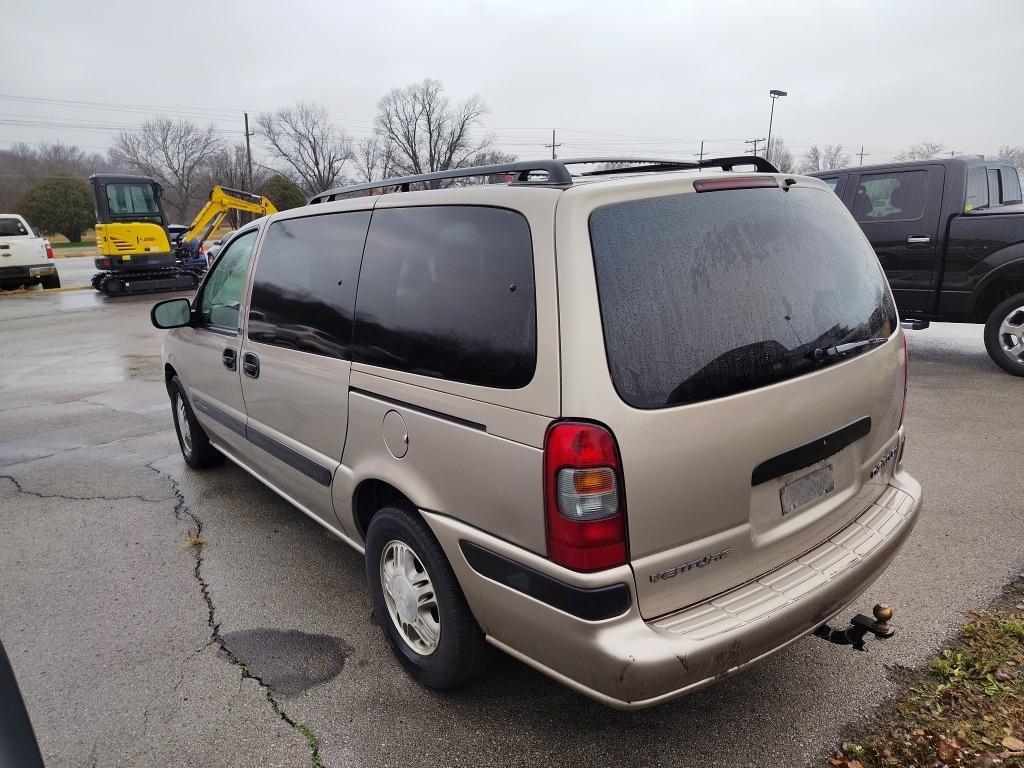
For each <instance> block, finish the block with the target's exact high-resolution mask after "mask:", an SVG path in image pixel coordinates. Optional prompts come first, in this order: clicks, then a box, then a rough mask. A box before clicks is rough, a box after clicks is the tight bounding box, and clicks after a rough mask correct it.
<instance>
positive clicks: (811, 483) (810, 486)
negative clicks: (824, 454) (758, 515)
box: [779, 464, 836, 515]
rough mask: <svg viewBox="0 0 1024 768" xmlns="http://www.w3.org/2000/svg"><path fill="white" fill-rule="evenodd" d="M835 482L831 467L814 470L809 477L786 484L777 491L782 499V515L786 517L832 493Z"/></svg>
mask: <svg viewBox="0 0 1024 768" xmlns="http://www.w3.org/2000/svg"><path fill="white" fill-rule="evenodd" d="M835 487H836V484H835V480H834V479H833V477H832V465H831V464H830V465H829V466H827V467H822V468H821V469H816V470H814V471H813V472H811V473H810V474H809V475H804V476H803V477H801V478H798V479H796V480H794V481H793V482H791V483H787V484H786V485H785V486H783V488H782V490H781V491H779V496H780V497H781V499H782V514H784V515H788V514H789V513H790V512H792V511H793V510H795V509H799V508H800V507H802V506H804V505H805V504H810V503H811V502H812V501H814V500H815V499H820V498H821V497H822V496H824V495H826V494H828V493H832V491H833V490H834V489H835Z"/></svg>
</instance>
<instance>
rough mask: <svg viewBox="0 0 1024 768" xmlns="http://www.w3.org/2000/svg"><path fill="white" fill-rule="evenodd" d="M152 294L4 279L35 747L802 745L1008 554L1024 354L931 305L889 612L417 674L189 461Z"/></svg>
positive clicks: (155, 758) (17, 629)
mask: <svg viewBox="0 0 1024 768" xmlns="http://www.w3.org/2000/svg"><path fill="white" fill-rule="evenodd" d="M161 298H163V297H161ZM154 301H155V299H154V298H153V297H139V298H132V299H121V300H103V299H102V298H100V297H99V296H98V295H96V294H95V293H93V292H92V291H72V292H62V293H57V292H42V291H40V290H33V291H30V292H28V293H23V294H20V295H12V296H3V297H0V360H2V364H0V541H2V542H3V543H2V545H0V594H2V597H3V599H2V600H0V639H2V640H3V643H4V645H5V646H6V648H7V651H8V654H9V655H10V657H11V662H12V664H13V666H14V669H15V672H16V673H17V675H18V677H19V680H20V683H21V687H22V691H23V693H24V695H25V698H26V701H27V705H28V708H29V711H30V713H31V715H32V718H33V720H34V723H35V727H36V732H37V736H38V738H39V741H40V744H41V747H42V750H43V753H44V756H45V758H46V761H47V765H48V766H82V765H94V766H150V765H152V766H179V765H180V766H208V765H217V766H254V765H260V766H263V765H266V766H308V765H311V764H314V762H313V757H312V746H313V745H314V744H315V745H316V747H317V750H318V755H319V760H320V761H321V762H322V764H323V765H325V766H333V767H338V766H407V765H412V764H417V765H438V766H449V765H451V766H455V765H466V766H470V765H472V766H492V765H493V766H510V765H523V766H527V765H611V764H620V765H630V766H647V765H651V766H665V765H702V766H755V765H757V766H763V765H785V766H800V765H805V764H808V763H811V762H814V761H816V760H817V759H818V758H819V757H820V756H821V755H822V754H823V753H824V752H826V751H828V750H829V749H831V748H832V746H833V745H834V744H835V742H836V741H837V740H838V739H839V738H840V737H841V734H842V731H843V729H844V728H845V727H846V725H847V724H849V723H851V722H853V721H856V720H857V718H859V717H861V716H862V715H864V714H865V713H867V712H869V711H870V710H871V708H872V707H873V706H874V705H875V704H876V702H878V701H879V700H880V699H881V698H883V697H885V696H886V695H887V694H888V693H890V692H891V691H892V690H893V683H892V682H891V681H892V678H893V668H894V667H895V666H899V665H917V664H920V663H922V662H923V661H924V660H926V659H927V657H928V656H929V655H930V654H931V653H932V652H933V651H934V650H935V649H936V647H937V646H938V645H939V644H940V643H941V642H942V640H943V639H944V638H945V637H946V636H947V635H948V633H949V632H950V631H951V630H952V629H953V628H954V627H955V626H957V625H958V624H959V623H962V619H963V612H964V611H967V610H969V609H972V608H979V607H982V606H984V605H985V604H986V603H987V602H988V601H989V600H990V599H991V598H992V597H994V596H995V595H996V594H997V593H998V591H999V590H1000V588H1001V587H1002V585H1003V584H1005V583H1006V582H1007V581H1008V579H1009V577H1010V575H1011V574H1012V573H1015V572H1018V571H1020V570H1021V569H1022V567H1024V552H1022V548H1021V545H1020V542H1021V540H1022V536H1024V516H1022V515H1021V514H1020V512H1021V499H1022V498H1024V472H1022V471H1021V456H1022V455H1024V430H1022V429H1021V422H1022V415H1021V402H1022V393H1024V381H1022V380H1020V379H1015V378H1012V377H1010V376H1008V375H1006V374H1004V373H1002V372H1001V371H1000V370H999V369H997V368H996V367H995V366H994V365H993V364H992V363H991V362H990V361H989V359H988V357H987V356H986V355H985V351H984V347H983V345H982V343H981V329H980V328H979V327H974V326H963V327H960V326H949V325H947V326H935V327H933V328H932V329H930V330H928V331H924V332H917V333H912V334H911V335H910V344H911V359H912V367H911V378H910V401H909V406H908V407H909V411H908V429H909V434H910V437H909V443H908V448H907V451H908V453H907V458H906V462H907V464H908V465H909V467H910V469H911V471H912V473H913V474H914V475H915V476H916V477H917V478H918V479H919V480H921V482H922V483H923V485H924V489H925V508H924V511H923V512H922V516H921V520H920V522H919V524H918V526H917V528H916V530H915V531H914V533H913V535H912V538H911V540H910V541H909V543H908V544H907V546H906V548H905V549H904V551H903V553H902V554H901V555H900V557H899V558H898V559H897V561H896V562H895V564H894V565H893V566H892V567H891V568H890V570H889V571H888V572H887V573H886V574H885V575H884V576H883V577H882V579H881V580H879V581H878V582H877V583H876V584H875V585H874V586H873V587H872V588H871V589H870V590H869V592H868V594H866V595H865V596H864V598H863V599H862V603H863V604H858V605H857V606H856V607H857V608H859V609H860V610H867V609H870V606H871V604H872V603H873V602H876V601H886V602H889V603H891V604H892V605H893V607H894V608H895V610H896V619H895V626H897V627H898V633H897V635H896V637H895V638H893V639H892V640H890V641H889V642H888V643H886V644H880V643H873V644H871V645H870V652H869V653H855V652H853V651H851V650H849V649H846V648H840V647H836V646H832V645H829V644H827V643H825V642H823V641H821V640H818V639H815V638H807V639H805V640H803V641H800V642H798V643H796V644H794V645H793V646H791V647H789V648H788V649H786V650H784V651H783V652H781V653H779V654H777V655H775V656H773V657H771V658H769V659H768V660H767V661H765V662H763V663H761V664H759V665H757V666H756V667H754V668H753V669H751V670H750V671H748V672H746V673H744V674H742V675H739V676H737V677H735V678H731V679H728V680H725V681H723V682H721V683H719V684H717V685H715V686H714V687H712V688H709V689H705V690H703V691H701V692H698V693H696V694H695V695H692V696H690V697H689V698H687V699H684V700H682V701H679V702H676V703H673V704H669V705H665V706H661V707H659V708H656V709H652V710H647V711H643V712H636V713H622V712H617V711H613V710H610V709H606V708H605V707H603V706H601V705H598V704H595V703H593V702H590V701H589V700H587V699H584V698H582V697H580V696H578V695H576V694H574V693H572V692H570V691H568V690H567V689H565V688H563V687H562V686H560V685H558V684H556V683H554V682H552V681H550V680H548V679H547V678H545V677H543V676H542V675H540V674H538V673H536V672H534V671H532V670H530V669H528V668H526V667H524V666H523V665H521V664H519V663H517V662H515V661H513V660H512V659H509V658H505V657H502V658H499V659H497V661H496V663H495V664H494V666H493V667H492V669H491V671H490V674H489V675H488V676H487V677H486V678H485V679H484V680H482V681H480V682H477V683H475V684H473V685H471V686H470V687H468V688H466V689H463V690H461V691H459V692H456V693H453V694H448V695H438V694H434V693H430V692H428V691H426V690H424V689H422V688H420V687H419V686H417V685H416V684H415V683H413V682H412V681H411V680H410V679H409V678H408V677H406V676H405V675H404V674H403V673H402V671H401V669H400V667H399V665H398V663H397V662H396V661H394V660H393V658H392V657H391V655H390V652H389V651H388V649H387V648H386V646H385V643H384V640H383V638H382V637H381V636H380V633H379V630H378V629H377V627H376V626H375V625H374V624H373V621H372V618H371V612H370V600H369V597H368V595H367V591H366V588H365V579H364V574H363V566H362V561H361V558H360V557H359V556H358V555H357V554H356V553H354V552H352V551H351V550H349V549H348V548H347V547H346V546H345V545H343V544H341V543H340V542H338V541H336V540H335V539H333V538H332V537H331V536H330V535H329V534H328V533H326V532H325V531H323V530H321V529H320V528H318V527H317V526H315V525H314V524H313V523H312V522H310V521H309V520H307V519H306V518H305V517H303V516H302V515H301V514H300V513H298V512H297V511H295V510H293V509H292V508H290V507H289V506H288V505H287V504H286V503H285V502H283V501H281V500H280V499H278V498H277V497H276V496H274V495H273V494H272V493H271V492H270V491H268V490H266V489H265V488H264V487H263V486H262V485H261V484H260V483H259V482H257V481H256V480H254V479H252V478H251V477H249V476H248V475H247V474H245V473H244V472H242V471H241V470H239V469H237V468H235V467H234V466H232V465H230V464H229V465H226V466H223V467H221V468H218V469H215V470H212V471H209V472H204V473H196V472H192V471H188V470H187V468H186V467H185V465H184V463H183V462H182V460H181V458H180V455H179V453H178V448H177V443H176V440H175V437H174V432H173V430H172V426H171V416H170V409H169V407H168V405H167V399H166V393H165V390H164V387H163V382H162V374H161V364H160V333H159V332H158V331H156V330H155V329H153V328H152V327H151V326H150V324H149V319H148V313H149V308H150V306H151V305H152V303H153V302H154ZM190 534H193V535H198V536H199V537H200V538H201V539H202V540H203V542H204V544H203V546H202V547H201V548H196V547H190V546H189V535H190Z"/></svg>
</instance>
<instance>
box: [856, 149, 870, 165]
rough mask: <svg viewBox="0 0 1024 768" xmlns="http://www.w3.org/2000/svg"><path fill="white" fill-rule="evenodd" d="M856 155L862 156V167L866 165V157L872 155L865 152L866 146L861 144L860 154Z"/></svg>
mask: <svg viewBox="0 0 1024 768" xmlns="http://www.w3.org/2000/svg"><path fill="white" fill-rule="evenodd" d="M856 154H857V155H859V156H860V164H861V165H864V157H865V156H866V155H870V154H871V153H870V152H865V151H864V145H863V144H861V145H860V152H857V153H856Z"/></svg>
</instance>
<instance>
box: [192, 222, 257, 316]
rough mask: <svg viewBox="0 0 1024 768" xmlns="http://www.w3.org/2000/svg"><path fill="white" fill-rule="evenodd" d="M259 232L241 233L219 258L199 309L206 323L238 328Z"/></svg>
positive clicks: (204, 287)
mask: <svg viewBox="0 0 1024 768" xmlns="http://www.w3.org/2000/svg"><path fill="white" fill-rule="evenodd" d="M256 232H257V230H255V229H254V230H252V231H251V232H246V233H244V234H241V235H239V236H238V237H236V238H235V239H234V240H232V241H231V242H230V243H228V246H227V248H225V249H224V250H223V251H222V252H221V253H220V254H219V255H218V258H217V261H216V263H215V264H214V265H213V270H212V271H211V272H210V276H209V278H208V279H207V280H206V283H205V284H204V285H203V293H202V295H201V296H200V298H199V313H200V316H201V318H202V322H203V324H204V325H211V326H213V327H215V328H221V329H223V330H228V331H232V332H236V331H237V330H238V310H239V307H240V306H241V304H242V289H243V288H244V287H245V275H246V273H247V272H248V271H249V261H250V259H252V248H253V246H254V245H255V244H256Z"/></svg>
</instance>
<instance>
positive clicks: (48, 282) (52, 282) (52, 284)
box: [40, 272, 60, 289]
mask: <svg viewBox="0 0 1024 768" xmlns="http://www.w3.org/2000/svg"><path fill="white" fill-rule="evenodd" d="M40 284H41V285H42V286H43V288H46V289H51V288H60V275H58V274H57V273H56V272H54V273H53V274H52V275H47V276H46V277H44V278H43V279H42V280H41V281H40Z"/></svg>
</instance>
